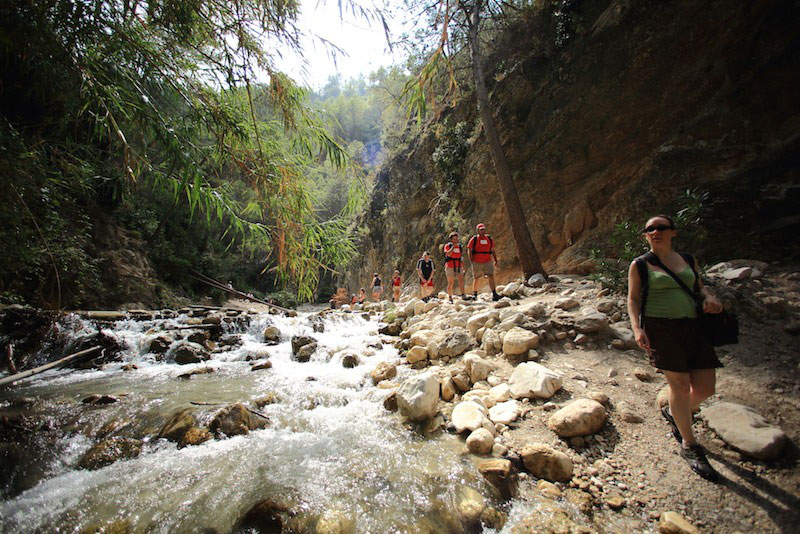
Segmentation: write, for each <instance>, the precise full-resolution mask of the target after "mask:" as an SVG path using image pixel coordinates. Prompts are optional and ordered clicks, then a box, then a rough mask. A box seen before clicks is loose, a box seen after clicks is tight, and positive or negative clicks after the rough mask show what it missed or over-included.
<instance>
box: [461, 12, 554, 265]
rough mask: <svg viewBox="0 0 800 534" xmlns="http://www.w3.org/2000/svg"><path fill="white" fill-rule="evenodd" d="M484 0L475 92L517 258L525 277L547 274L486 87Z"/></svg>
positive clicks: (473, 18)
mask: <svg viewBox="0 0 800 534" xmlns="http://www.w3.org/2000/svg"><path fill="white" fill-rule="evenodd" d="M481 7H482V3H481V2H480V1H478V2H476V3H475V5H474V6H473V7H472V11H471V13H470V17H469V25H468V32H467V34H468V39H469V47H470V53H471V55H472V75H473V77H474V78H475V94H476V96H477V98H478V111H479V112H480V115H481V120H482V121H483V131H484V133H485V134H486V140H487V141H488V142H489V152H490V154H491V156H492V162H493V163H494V169H495V172H496V173H497V183H498V185H499V186H500V192H501V194H502V195H503V204H505V207H506V212H507V213H508V220H509V222H510V223H511V233H512V235H513V236H514V243H515V244H516V245H517V257H518V258H519V262H520V266H521V267H522V272H523V273H525V278H526V279H527V278H529V277H530V276H532V275H534V274H536V273H542V274H543V275H544V276H545V277H546V276H547V273H546V272H545V271H544V268H543V267H542V262H541V260H540V259H539V253H538V252H537V251H536V246H535V245H534V244H533V239H531V233H530V231H529V230H528V223H527V222H526V221H525V213H524V212H523V211H522V205H521V204H520V202H519V195H518V194H517V187H516V185H514V179H513V177H512V176H511V168H510V167H509V165H508V160H507V159H506V155H505V152H503V145H502V144H501V143H500V136H499V135H498V133H497V126H496V125H495V122H494V116H493V115H492V109H491V108H490V107H489V93H488V91H487V90H486V80H485V78H484V74H483V58H482V57H481V50H480V43H479V41H478V27H479V23H480V10H481Z"/></svg>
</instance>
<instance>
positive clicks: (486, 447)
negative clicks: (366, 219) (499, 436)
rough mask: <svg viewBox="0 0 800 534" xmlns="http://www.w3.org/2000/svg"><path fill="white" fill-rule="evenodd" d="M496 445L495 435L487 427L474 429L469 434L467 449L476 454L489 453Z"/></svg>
mask: <svg viewBox="0 0 800 534" xmlns="http://www.w3.org/2000/svg"><path fill="white" fill-rule="evenodd" d="M492 445H494V436H493V435H492V433H491V432H489V431H488V430H486V429H485V428H478V429H476V430H473V431H472V432H471V433H470V435H469V436H467V450H469V452H473V453H475V454H489V453H490V452H492Z"/></svg>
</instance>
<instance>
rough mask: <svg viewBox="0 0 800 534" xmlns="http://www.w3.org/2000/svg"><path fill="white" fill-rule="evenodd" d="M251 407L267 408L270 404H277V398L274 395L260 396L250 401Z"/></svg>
mask: <svg viewBox="0 0 800 534" xmlns="http://www.w3.org/2000/svg"><path fill="white" fill-rule="evenodd" d="M251 402H252V403H253V406H255V407H256V408H263V407H264V406H269V405H270V404H275V403H276V402H278V396H277V395H276V394H275V393H272V392H270V393H267V394H266V395H262V396H261V397H258V398H257V399H255V400H253V401H251Z"/></svg>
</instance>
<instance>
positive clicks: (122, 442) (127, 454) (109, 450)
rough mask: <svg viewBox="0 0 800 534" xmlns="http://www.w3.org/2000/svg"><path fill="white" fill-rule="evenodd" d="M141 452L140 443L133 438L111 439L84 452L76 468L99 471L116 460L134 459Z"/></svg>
mask: <svg viewBox="0 0 800 534" xmlns="http://www.w3.org/2000/svg"><path fill="white" fill-rule="evenodd" d="M141 452H142V441H141V440H139V439H133V438H123V437H113V438H108V439H105V440H103V441H101V442H100V443H97V444H95V445H94V446H93V447H92V448H91V449H89V450H88V451H86V454H84V455H83V457H82V458H81V460H80V462H78V467H80V468H81V469H88V470H93V469H100V468H101V467H105V466H107V465H111V464H113V463H114V462H116V461H117V460H128V459H130V458H136V457H137V456H139V453H141Z"/></svg>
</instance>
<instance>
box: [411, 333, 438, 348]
mask: <svg viewBox="0 0 800 534" xmlns="http://www.w3.org/2000/svg"><path fill="white" fill-rule="evenodd" d="M435 336H436V333H435V332H434V331H433V330H428V329H423V330H417V331H416V332H414V333H413V334H411V338H410V339H409V342H410V343H411V346H412V347H427V346H428V343H430V342H431V341H433V340H434V337H435Z"/></svg>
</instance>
